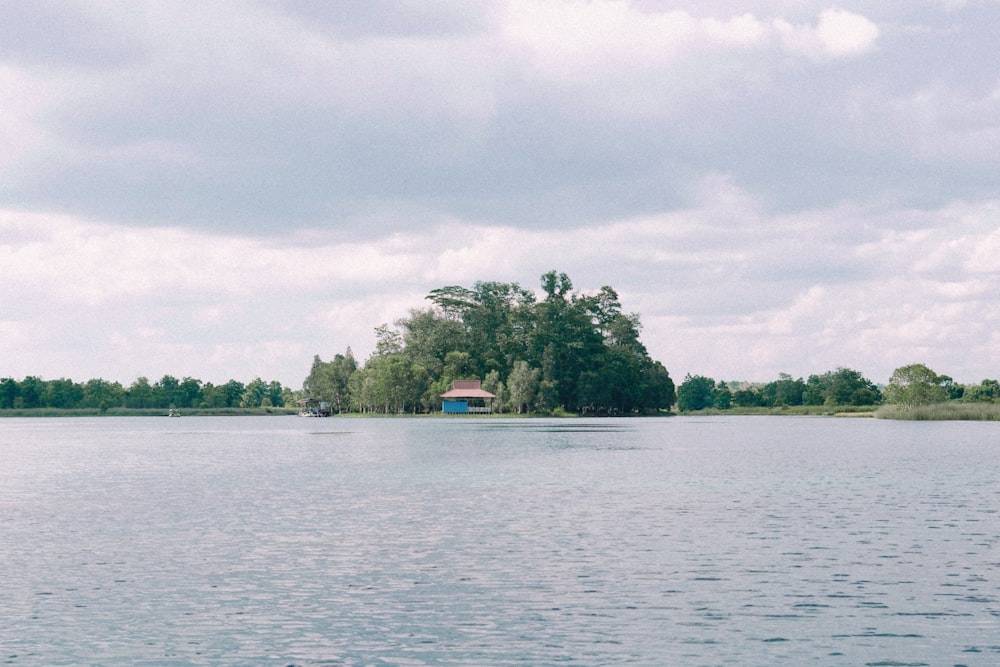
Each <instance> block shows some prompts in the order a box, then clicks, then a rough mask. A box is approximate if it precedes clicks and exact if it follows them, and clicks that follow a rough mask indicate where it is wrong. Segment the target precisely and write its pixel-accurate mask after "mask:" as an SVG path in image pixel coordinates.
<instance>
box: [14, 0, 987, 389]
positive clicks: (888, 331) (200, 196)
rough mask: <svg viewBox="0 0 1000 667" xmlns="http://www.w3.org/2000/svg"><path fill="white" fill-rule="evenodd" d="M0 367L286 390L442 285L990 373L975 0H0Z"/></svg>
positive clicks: (710, 337)
mask: <svg viewBox="0 0 1000 667" xmlns="http://www.w3.org/2000/svg"><path fill="white" fill-rule="evenodd" d="M0 17H2V20H0V377H14V378H16V379H21V378H23V377H25V376H27V375H36V376H41V377H43V378H45V379H55V378H60V377H66V378H71V379H74V380H76V381H85V380H87V379H91V378H104V379H107V380H112V381H119V382H122V383H123V384H129V383H131V382H133V381H134V380H135V379H136V378H138V377H140V376H145V377H148V378H150V379H151V380H155V379H158V378H160V377H162V376H163V375H166V374H170V375H173V376H175V377H186V376H188V377H195V378H198V379H200V380H203V381H210V382H215V383H220V382H225V381H227V380H229V379H236V380H240V381H242V382H247V381H249V380H251V379H253V378H255V377H262V378H264V379H265V380H267V381H271V380H278V381H280V382H282V383H283V384H285V385H287V386H289V387H292V388H299V387H301V385H302V381H303V379H304V378H305V376H306V375H307V373H308V371H309V368H310V366H311V363H312V359H313V357H314V355H319V356H320V357H321V358H323V359H330V358H332V357H333V356H334V355H335V354H338V353H343V352H345V351H346V350H347V348H348V347H350V348H351V349H352V350H353V352H354V355H355V356H356V357H357V358H358V359H359V360H360V361H363V360H364V359H365V358H367V357H368V355H369V354H370V353H371V352H372V350H373V349H374V343H375V337H374V329H375V327H377V326H379V325H380V324H383V323H390V324H391V323H393V322H395V321H396V320H398V319H399V318H401V317H405V316H407V315H408V313H409V312H410V310H411V309H419V308H426V307H428V306H429V305H430V304H429V302H427V301H426V300H425V299H424V297H425V296H426V295H427V293H428V292H429V291H430V290H432V289H435V288H438V287H442V286H446V285H464V286H467V287H471V286H472V285H473V284H474V283H475V282H476V281H503V282H517V283H520V284H521V285H522V286H524V287H528V288H531V289H535V290H538V291H539V293H540V291H541V290H540V280H539V279H540V276H541V275H542V274H543V273H545V272H547V271H550V270H556V271H559V272H565V273H566V274H568V275H569V277H570V278H571V279H572V281H573V285H574V288H575V289H576V290H578V291H580V292H592V291H596V290H598V289H600V288H601V287H602V286H604V285H610V286H612V287H614V288H615V289H616V290H617V291H618V293H619V296H620V299H621V302H622V306H623V309H624V310H625V311H627V312H635V313H638V314H639V316H640V317H641V321H642V325H643V328H642V340H643V342H644V343H645V344H646V346H647V348H648V349H649V352H650V354H651V355H652V356H653V357H654V358H655V359H658V360H660V361H662V362H663V364H664V365H665V366H666V367H667V369H668V371H669V372H670V374H671V376H672V377H673V378H674V379H675V381H677V382H680V381H681V380H682V379H683V378H684V376H685V375H686V374H688V373H690V374H692V375H694V374H699V375H707V376H709V377H713V378H715V379H719V380H747V381H770V380H773V379H776V378H777V376H778V374H779V373H788V374H790V375H792V376H793V377H807V376H808V375H810V374H813V373H823V372H825V371H828V370H834V369H836V368H839V367H848V368H852V369H855V370H859V371H861V372H862V373H863V374H864V375H865V376H867V377H868V378H870V379H872V380H873V381H875V382H876V383H885V382H887V381H888V379H889V376H890V375H891V373H892V371H893V369H895V368H897V367H899V366H903V365H906V364H910V363H924V364H927V365H928V366H929V367H931V368H932V369H933V370H935V371H936V372H938V373H941V374H946V375H949V376H951V377H953V378H954V379H955V380H956V381H958V382H963V383H978V382H979V381H980V380H982V379H984V378H997V377H998V376H1000V49H998V48H997V44H1000V2H998V1H997V0H966V1H963V0H878V1H871V0H868V1H861V0H857V1H853V0H845V1H843V2H839V3H837V4H830V3H829V2H825V1H824V2H814V1H813V0H794V1H793V0H741V1H739V2H737V1H736V0H714V1H706V0H698V1H694V0H689V1H669V0H633V1H631V2H629V1H624V0H506V1H505V0H480V1H477V2H467V0H338V2H336V3H331V2H326V1H325V0H220V1H219V2H203V1H202V0H175V1H172V2H166V3H165V2H159V1H152V0H101V1H100V2H97V1H95V0H33V2H30V3H29V2H17V1H16V0H11V1H5V0H0Z"/></svg>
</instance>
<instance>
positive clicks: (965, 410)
mask: <svg viewBox="0 0 1000 667" xmlns="http://www.w3.org/2000/svg"><path fill="white" fill-rule="evenodd" d="M875 416H876V417H879V418H881V419H909V420H915V421H931V420H933V421H940V420H960V421H1000V403H982V402H979V403H963V402H959V401H948V402H947V403H934V404H928V405H918V406H911V407H904V406H902V405H883V406H882V407H880V408H879V409H878V410H876V411H875Z"/></svg>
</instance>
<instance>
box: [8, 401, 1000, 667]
mask: <svg viewBox="0 0 1000 667" xmlns="http://www.w3.org/2000/svg"><path fill="white" fill-rule="evenodd" d="M998 433H1000V430H998V426H997V425H996V424H986V423H915V422H886V421H876V420H867V419H865V420H857V419H824V418H793V417H784V418H775V417H771V418H768V417H761V418H753V417H736V418H714V419H709V418H673V419H649V420H643V419H633V420H502V419H475V418H472V419H466V418H456V419H381V420H380V419H341V418H333V419H298V418H293V417H288V418H285V417H273V418H263V417H257V418H241V417H226V418H208V417H203V418H195V417H185V418H181V419H154V418H140V419H128V418H109V419H61V420H47V419H37V420H36V419H6V420H0V663H3V664H12V665H109V664H122V665H124V664H129V665H223V664H225V665H229V664H240V665H244V664H245V665H607V664H637V665H769V664H788V665H807V664H808V665H813V664H815V665H879V666H891V665H896V666H900V665H997V664H1000V548H998V538H1000V516H998V512H1000V487H998V485H997V481H998V479H1000V456H998V451H1000V438H998Z"/></svg>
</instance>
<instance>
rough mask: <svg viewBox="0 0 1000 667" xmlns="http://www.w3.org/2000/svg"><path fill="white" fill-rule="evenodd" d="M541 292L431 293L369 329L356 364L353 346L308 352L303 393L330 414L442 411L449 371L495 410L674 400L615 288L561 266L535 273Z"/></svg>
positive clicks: (592, 409)
mask: <svg viewBox="0 0 1000 667" xmlns="http://www.w3.org/2000/svg"><path fill="white" fill-rule="evenodd" d="M541 285H542V289H543V290H544V293H545V296H544V298H543V299H542V300H540V301H539V300H536V298H535V295H534V294H533V293H532V292H531V291H529V290H526V289H524V288H522V287H521V286H520V285H518V284H517V283H499V282H477V283H476V284H475V285H474V286H473V287H472V288H471V289H470V288H466V287H461V286H454V285H453V286H448V287H442V288H439V289H435V290H433V291H431V292H430V294H429V295H428V296H427V299H428V300H429V301H430V302H431V303H432V304H433V305H432V306H431V307H429V308H426V309H417V310H412V311H410V314H409V316H408V317H404V318H402V319H400V320H398V321H397V322H396V323H395V327H390V326H389V325H382V326H380V327H378V328H377V329H376V330H375V335H376V345H375V352H374V353H373V354H372V356H371V357H370V358H369V359H368V360H367V361H366V362H365V363H364V365H359V364H358V363H357V362H356V361H355V360H354V357H353V355H352V354H351V351H350V349H348V350H347V352H346V353H345V354H338V355H337V356H336V357H334V359H333V360H332V361H329V362H324V361H323V360H322V359H320V358H319V357H318V356H317V357H315V358H314V359H313V364H312V368H311V369H310V372H309V376H308V377H307V378H306V380H305V382H304V389H305V392H306V393H307V394H308V395H309V396H310V397H312V398H316V399H319V400H323V401H329V402H330V403H331V404H332V406H333V407H334V410H335V411H337V412H344V411H356V412H361V413H382V414H396V413H403V412H407V413H423V412H432V411H437V410H440V407H441V399H440V395H441V394H443V393H444V392H446V391H448V389H450V388H451V383H452V381H453V380H458V379H471V378H475V379H480V380H482V383H483V389H485V390H487V391H489V392H491V393H493V394H495V395H496V396H497V399H496V400H495V401H494V404H493V406H494V409H495V411H497V412H501V413H503V412H508V413H515V414H525V413H544V414H560V413H572V414H585V415H626V414H644V413H649V412H657V411H661V410H669V409H670V407H671V405H672V404H673V403H674V399H675V394H674V383H673V381H672V380H671V378H670V375H669V374H668V373H667V370H666V369H665V368H664V367H663V365H662V364H661V363H660V362H658V361H655V360H653V359H651V358H650V357H649V354H648V353H647V351H646V348H645V346H643V344H642V343H641V342H640V341H639V330H640V328H641V326H640V323H639V317H638V315H635V314H632V313H625V312H622V308H621V303H620V302H619V300H618V294H617V293H616V292H615V290H614V289H612V288H611V287H602V288H601V290H600V291H599V292H598V293H597V294H580V293H576V292H573V285H572V282H571V281H570V279H569V277H568V276H567V275H566V274H564V273H556V272H555V271H550V272H548V273H546V274H545V275H543V276H542V278H541Z"/></svg>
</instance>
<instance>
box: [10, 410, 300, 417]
mask: <svg viewBox="0 0 1000 667" xmlns="http://www.w3.org/2000/svg"><path fill="white" fill-rule="evenodd" d="M168 412H169V410H164V409H163V408H107V409H106V410H101V409H100V408H78V409H73V410H63V409H60V408H11V409H6V410H0V419H2V418H4V417H166V416H167V413H168ZM177 412H179V413H180V416H182V417H240V416H248V415H272V416H273V415H296V414H298V413H299V410H298V408H185V409H182V410H178V411H177Z"/></svg>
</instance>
